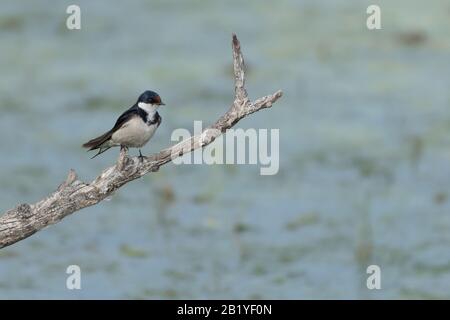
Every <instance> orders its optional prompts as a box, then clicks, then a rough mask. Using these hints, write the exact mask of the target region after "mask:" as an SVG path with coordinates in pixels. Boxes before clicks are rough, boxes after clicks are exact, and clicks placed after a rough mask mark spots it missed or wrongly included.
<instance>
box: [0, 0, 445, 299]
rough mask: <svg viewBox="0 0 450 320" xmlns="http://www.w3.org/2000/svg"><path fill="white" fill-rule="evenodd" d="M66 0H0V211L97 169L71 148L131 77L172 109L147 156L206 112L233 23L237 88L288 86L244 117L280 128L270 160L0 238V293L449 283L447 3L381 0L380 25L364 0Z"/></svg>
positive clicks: (394, 287) (225, 68)
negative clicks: (240, 53)
mask: <svg viewBox="0 0 450 320" xmlns="http://www.w3.org/2000/svg"><path fill="white" fill-rule="evenodd" d="M69 4H72V3H71V2H67V1H61V2H58V3H57V4H56V3H54V2H52V1H43V0H39V1H28V2H27V1H24V2H21V3H20V4H19V3H17V2H13V1H3V2H2V3H1V4H0V36H1V39H2V41H1V45H0V46H1V54H0V70H1V71H2V72H1V75H0V111H1V112H2V117H1V118H0V137H1V138H0V149H1V150H3V153H2V155H3V156H2V157H0V168H1V170H0V182H1V183H0V188H1V192H0V208H1V210H6V209H9V208H11V207H13V206H15V205H16V204H18V203H20V202H25V201H26V202H34V201H37V200H39V199H40V198H42V197H43V196H45V195H46V194H48V193H49V192H50V191H52V190H53V189H54V188H55V187H56V186H57V185H58V184H59V183H60V181H62V179H64V177H65V175H66V174H67V171H68V169H69V168H75V169H76V170H77V172H78V173H79V176H80V178H82V179H83V180H89V179H92V178H93V177H95V176H96V174H98V173H99V172H100V171H101V170H102V169H103V168H105V167H106V166H108V165H110V164H112V163H113V162H114V160H115V157H116V155H117V151H111V152H108V153H107V154H105V156H104V157H102V158H97V159H95V160H90V159H89V156H88V155H87V154H86V153H85V152H84V151H83V150H82V149H81V148H80V144H81V143H82V142H84V141H85V140H86V139H88V138H90V137H92V136H94V135H95V134H98V133H100V132H101V131H104V130H105V129H108V128H109V126H110V125H111V124H112V123H113V121H114V120H115V118H116V117H117V115H118V114H119V113H120V112H121V111H122V110H124V109H125V108H127V107H128V106H129V105H130V104H132V103H133V102H134V100H135V99H136V97H137V95H138V94H139V93H140V92H141V91H143V90H145V89H153V90H155V91H157V92H159V93H160V94H161V96H162V97H163V99H164V100H165V102H166V104H167V105H168V106H167V108H165V109H164V110H162V111H161V114H162V117H163V124H162V126H161V127H160V129H159V130H158V132H157V134H156V136H155V138H154V139H153V140H152V142H151V143H150V144H149V145H148V146H147V147H145V151H146V152H153V151H157V150H159V149H160V148H162V147H165V146H167V145H168V144H170V134H171V132H172V130H174V129H176V128H180V127H183V128H188V129H191V130H192V126H193V121H194V120H204V121H206V122H210V121H213V120H214V119H215V118H217V117H218V116H219V115H221V114H222V113H223V112H224V111H225V109H226V108H227V106H228V105H229V104H230V102H231V101H232V94H233V83H232V77H231V74H230V70H231V52H230V35H231V33H232V32H236V33H237V34H238V36H239V38H240V40H241V43H242V46H243V50H244V55H245V58H246V62H247V65H248V67H249V71H248V79H247V83H248V90H249V92H250V95H251V96H252V97H254V98H256V97H258V96H260V95H264V94H268V93H271V92H273V91H275V90H277V89H283V91H284V92H285V95H284V96H283V98H282V100H280V101H279V102H278V103H277V104H276V105H275V106H274V108H273V109H271V110H266V111H262V112H259V113H257V114H255V115H253V116H252V117H249V118H247V119H245V120H243V121H242V122H241V123H240V124H239V126H240V127H243V128H252V127H254V128H268V129H271V128H279V129H280V152H281V156H280V161H281V166H280V172H279V173H278V174H277V175H275V176H269V177H268V176H264V177H262V176H259V168H258V167H256V166H242V165H240V166H195V165H192V166H175V165H172V164H171V165H168V166H166V167H164V168H163V169H162V170H161V171H160V172H158V173H154V174H151V175H149V176H147V177H145V178H144V179H141V180H139V181H135V182H133V183H131V184H128V185H127V186H126V187H124V188H123V189H121V190H120V191H119V192H117V194H116V195H114V196H113V197H112V198H111V199H110V201H106V202H103V203H102V204H100V205H98V206H95V207H92V208H89V209H86V210H83V211H81V212H78V213H76V214H74V215H73V216H70V217H68V218H66V219H65V220H64V221H62V222H61V223H59V224H57V225H55V226H52V227H49V228H47V229H46V230H44V231H42V232H40V233H38V234H36V235H34V236H33V237H31V238H29V239H27V240H25V241H23V242H20V243H18V244H16V245H14V246H11V247H9V248H6V249H2V250H0V298H150V299H159V298H275V299H276V298H448V297H449V296H450V294H449V290H448V283H449V282H450V267H449V266H450V254H449V253H448V244H449V241H450V236H449V234H450V233H449V229H450V216H449V214H448V213H449V208H450V205H449V203H448V190H449V184H450V183H449V179H448V177H449V176H450V170H449V169H448V168H449V166H448V163H449V159H450V152H449V151H448V150H450V148H449V146H450V139H449V138H448V132H449V129H450V111H449V110H450V109H449V107H450V96H449V93H448V88H449V83H450V81H449V77H450V76H449V74H450V73H449V71H450V70H449V66H450V65H449V57H450V37H449V36H450V34H449V33H450V28H449V27H450V26H449V17H450V5H449V4H448V3H447V2H445V1H434V2H432V3H423V2H419V1H396V2H395V3H393V2H392V1H379V2H378V4H379V5H380V6H381V8H382V26H383V29H382V30H379V31H368V30H367V29H366V27H365V19H366V14H365V10H366V8H367V6H368V5H369V4H372V3H369V2H367V1H343V0H342V1H333V2H332V3H330V2H328V1H312V0H311V1H287V0H285V1H278V2H276V4H275V3H274V2H265V3H262V2H260V1H247V2H245V3H242V2H238V1H228V2H223V3H219V2H212V1H209V2H203V1H184V2H175V1H151V2H150V1H149V2H145V1H128V2H127V3H123V4H119V3H117V4H114V5H111V4H109V2H106V1H95V2H89V1H79V2H78V4H79V5H80V6H81V10H82V30H80V31H69V30H67V29H66V28H65V18H66V16H67V15H66V14H65V10H66V7H67V6H68V5H69ZM69 264H78V265H79V266H80V267H81V269H82V277H83V278H82V287H83V289H82V290H80V291H76V292H74V291H69V290H67V289H66V288H65V281H66V276H67V275H66V274H65V270H66V268H67V266H68V265H69ZM368 264H377V265H379V266H380V267H381V270H382V290H379V291H376V292H374V291H369V290H367V289H366V288H365V279H366V274H365V268H366V267H367V265H368Z"/></svg>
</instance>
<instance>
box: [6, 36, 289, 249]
mask: <svg viewBox="0 0 450 320" xmlns="http://www.w3.org/2000/svg"><path fill="white" fill-rule="evenodd" d="M232 47H233V62H234V63H233V67H234V78H235V99H234V102H233V104H232V105H231V107H230V109H229V110H228V111H227V112H226V113H225V114H224V115H223V116H222V117H220V118H219V119H218V120H217V121H216V122H215V123H214V124H213V125H211V126H210V127H208V128H206V129H205V130H204V131H203V132H202V134H200V135H196V136H193V137H191V138H189V139H186V140H184V141H181V142H180V143H178V144H176V145H173V146H171V147H169V148H166V149H163V150H161V151H160V152H159V153H156V154H153V155H150V156H148V157H144V159H143V160H142V161H140V160H139V158H138V157H133V158H129V157H127V154H126V151H125V149H123V150H121V151H120V155H119V158H118V160H117V163H116V165H114V166H112V167H109V168H107V169H105V170H104V171H103V172H102V173H101V174H100V175H99V176H98V177H97V178H95V179H94V180H93V181H92V182H90V183H85V182H82V181H80V180H78V178H77V174H76V173H75V171H74V170H70V172H69V175H68V176H67V178H66V180H65V181H64V182H63V183H62V184H61V185H60V186H59V187H58V188H57V190H56V191H55V192H53V193H52V194H50V195H49V196H48V197H46V198H45V199H43V200H40V201H38V202H36V203H35V204H21V205H19V206H17V207H16V208H14V209H11V210H9V211H7V212H6V213H4V214H3V215H2V216H0V248H3V247H6V246H9V245H11V244H13V243H15V242H17V241H20V240H23V239H25V238H27V237H29V236H31V235H32V234H34V233H36V232H37V231H39V230H41V229H43V228H44V227H46V226H48V225H51V224H54V223H57V222H58V221H60V220H61V219H63V218H64V217H66V216H67V215H69V214H71V213H74V212H76V211H78V210H81V209H83V208H86V207H89V206H93V205H95V204H97V203H99V202H100V201H102V200H104V199H105V198H107V197H108V196H110V195H111V194H112V193H113V192H114V191H116V190H117V189H119V188H120V187H122V186H123V185H124V184H126V183H128V182H130V181H133V180H135V179H138V178H140V177H142V176H143V175H145V174H147V173H150V172H155V171H158V170H159V168H160V167H161V166H162V165H164V164H166V163H168V162H170V161H172V160H173V159H175V158H177V157H180V156H182V155H183V154H185V153H189V152H191V151H193V150H195V149H197V148H203V147H205V146H206V145H208V144H210V143H211V142H213V141H214V140H215V139H216V138H217V137H218V136H220V135H221V134H222V133H224V132H225V131H226V130H227V129H229V128H231V127H233V126H234V125H235V124H236V123H237V122H238V121H239V120H241V119H242V118H244V117H246V116H248V115H250V114H252V113H254V112H256V111H259V110H261V109H264V108H270V107H271V106H272V104H273V103H274V102H275V101H277V100H278V99H279V98H280V97H281V95H282V92H281V91H277V92H275V93H274V94H271V95H268V96H265V97H262V98H260V99H258V100H256V101H254V102H250V100H249V98H248V95H247V91H246V90H245V73H244V58H243V56H242V52H241V47H240V43H239V40H238V39H237V37H236V35H235V34H233V42H232Z"/></svg>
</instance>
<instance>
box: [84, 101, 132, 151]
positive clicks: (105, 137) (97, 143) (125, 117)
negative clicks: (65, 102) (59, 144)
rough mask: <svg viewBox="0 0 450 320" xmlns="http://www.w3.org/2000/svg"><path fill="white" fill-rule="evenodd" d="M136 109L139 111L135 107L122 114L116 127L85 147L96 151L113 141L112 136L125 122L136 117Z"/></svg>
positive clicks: (90, 141) (87, 143)
mask: <svg viewBox="0 0 450 320" xmlns="http://www.w3.org/2000/svg"><path fill="white" fill-rule="evenodd" d="M136 109H137V106H136V105H134V106H132V107H131V108H130V109H128V110H127V111H125V112H124V113H122V114H121V115H120V117H119V118H118V119H117V121H116V123H115V125H114V127H113V128H112V129H111V130H109V131H108V132H106V133H105V134H102V135H101V136H100V137H97V138H94V139H92V140H89V141H88V142H86V143H85V144H83V147H84V148H89V150H95V149H98V148H100V147H101V145H102V144H104V143H105V142H106V141H108V140H109V139H111V136H112V135H113V133H114V132H116V131H117V130H119V129H120V128H121V127H122V126H123V124H124V123H125V122H127V121H128V120H130V119H131V118H132V117H135V116H136V111H137V110H136Z"/></svg>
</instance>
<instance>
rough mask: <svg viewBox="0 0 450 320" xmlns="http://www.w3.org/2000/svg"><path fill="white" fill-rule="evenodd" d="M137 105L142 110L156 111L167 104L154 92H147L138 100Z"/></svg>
mask: <svg viewBox="0 0 450 320" xmlns="http://www.w3.org/2000/svg"><path fill="white" fill-rule="evenodd" d="M137 104H138V106H139V107H140V108H142V109H156V108H158V107H159V106H164V105H165V104H164V103H163V102H162V101H161V97H160V96H159V94H157V93H156V92H154V91H150V90H147V91H145V92H144V93H143V94H141V95H140V96H139V98H138V101H137Z"/></svg>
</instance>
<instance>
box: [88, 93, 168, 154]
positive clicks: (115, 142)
mask: <svg viewBox="0 0 450 320" xmlns="http://www.w3.org/2000/svg"><path fill="white" fill-rule="evenodd" d="M162 105H165V104H164V103H163V102H162V101H161V97H160V96H159V95H158V94H157V93H156V92H153V91H150V90H147V91H145V92H144V93H143V94H141V95H140V96H139V98H138V100H137V101H136V103H135V104H134V105H133V106H132V107H131V108H130V109H128V110H127V111H125V112H124V113H122V115H121V116H120V117H119V118H118V119H117V121H116V124H115V125H114V127H113V128H112V129H111V130H109V131H108V132H106V133H105V134H103V135H101V136H99V137H97V138H95V139H92V140H89V141H88V142H86V143H85V144H83V147H84V148H88V149H89V150H88V151H91V150H97V149H98V152H97V153H96V154H95V155H94V156H93V157H92V158H95V157H96V156H98V155H100V154H102V153H103V152H105V151H106V150H108V149H109V148H111V147H117V146H120V147H121V148H139V156H140V157H141V158H142V153H141V150H140V148H141V147H143V146H144V145H145V144H146V143H147V142H148V141H149V140H150V138H151V137H152V136H153V134H154V133H155V131H156V129H157V128H158V127H159V125H160V124H161V116H160V115H159V113H158V112H157V111H156V110H157V109H158V107H159V106H162Z"/></svg>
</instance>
